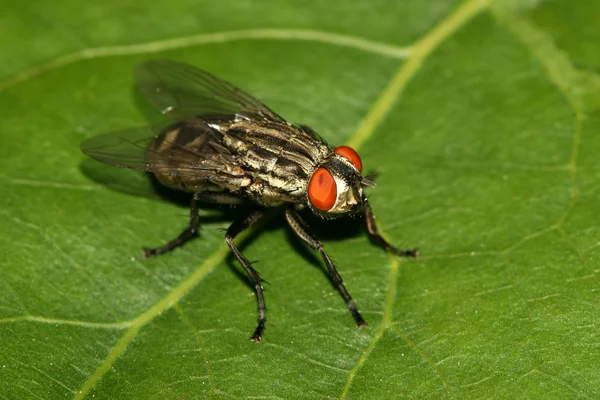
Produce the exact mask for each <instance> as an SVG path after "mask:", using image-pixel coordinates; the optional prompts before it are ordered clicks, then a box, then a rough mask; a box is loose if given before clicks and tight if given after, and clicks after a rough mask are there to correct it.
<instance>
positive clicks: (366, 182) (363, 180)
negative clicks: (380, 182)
mask: <svg viewBox="0 0 600 400" xmlns="http://www.w3.org/2000/svg"><path fill="white" fill-rule="evenodd" d="M360 183H362V184H363V185H365V186H368V187H372V188H374V187H376V186H377V184H376V183H375V182H373V181H372V180H370V179H369V178H368V177H363V178H361V180H360Z"/></svg>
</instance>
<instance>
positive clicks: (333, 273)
mask: <svg viewBox="0 0 600 400" xmlns="http://www.w3.org/2000/svg"><path fill="white" fill-rule="evenodd" d="M285 218H286V219H287V222H288V224H289V225H290V227H291V228H292V229H293V230H294V232H296V234H297V235H298V236H299V237H300V238H301V239H302V240H304V241H305V242H306V243H307V244H308V245H309V246H310V247H312V248H313V249H315V250H317V251H318V252H319V254H321V257H322V258H323V261H325V265H327V270H328V272H329V277H330V278H331V281H332V282H333V284H334V285H335V287H336V289H337V290H338V291H339V292H340V294H341V295H342V297H343V298H344V300H345V301H346V305H347V306H348V309H349V310H350V313H351V314H352V317H353V318H354V321H355V322H356V326H357V327H358V328H360V327H363V326H366V325H367V322H366V321H365V320H364V318H363V317H362V315H360V313H359V312H358V308H357V307H356V303H355V302H354V300H353V299H352V297H351V296H350V293H348V290H346V287H345V286H344V283H343V281H342V277H341V276H340V274H339V273H338V271H337V269H336V268H335V265H334V263H333V261H332V260H331V258H329V256H328V255H327V253H325V250H323V245H322V244H321V242H319V240H317V238H316V237H315V236H314V235H313V234H312V232H310V231H309V228H308V225H306V223H305V222H304V220H303V219H302V218H301V217H300V214H298V211H296V209H294V208H293V207H288V208H287V209H286V210H285Z"/></svg>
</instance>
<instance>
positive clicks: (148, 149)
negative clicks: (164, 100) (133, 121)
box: [81, 120, 244, 180]
mask: <svg viewBox="0 0 600 400" xmlns="http://www.w3.org/2000/svg"><path fill="white" fill-rule="evenodd" d="M157 132H158V133H157ZM81 151H82V152H83V153H84V154H86V155H88V156H90V157H92V158H94V159H96V160H98V161H101V162H104V163H107V164H111V165H116V166H119V167H125V168H132V169H138V170H142V171H149V172H158V173H161V174H170V175H181V176H193V177H195V178H197V179H203V178H206V179H210V180H221V179H219V178H223V179H225V178H226V177H228V176H231V177H239V176H240V175H243V173H244V172H243V170H242V169H241V168H240V167H239V166H238V164H237V163H236V160H235V158H234V156H233V155H232V154H231V153H230V152H229V150H228V149H227V148H226V147H225V146H223V145H222V136H221V134H220V133H219V132H217V131H215V130H214V129H211V128H210V127H208V126H207V125H205V124H204V122H202V121H199V120H195V121H191V122H185V123H178V124H173V125H171V126H169V127H166V128H164V129H162V130H161V129H160V128H155V127H145V128H137V129H130V130H125V131H121V132H115V133H109V134H105V135H100V136H94V137H92V138H90V139H87V140H85V141H84V142H83V143H81Z"/></svg>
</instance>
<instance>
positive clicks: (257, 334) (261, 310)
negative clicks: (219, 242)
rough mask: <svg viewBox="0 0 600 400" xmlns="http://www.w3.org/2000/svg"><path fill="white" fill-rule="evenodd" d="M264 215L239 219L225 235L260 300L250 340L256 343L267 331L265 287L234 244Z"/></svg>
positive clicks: (250, 215)
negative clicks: (256, 321)
mask: <svg viewBox="0 0 600 400" xmlns="http://www.w3.org/2000/svg"><path fill="white" fill-rule="evenodd" d="M264 214H265V213H264V211H263V210H257V211H253V212H252V213H250V214H249V215H247V216H246V217H244V218H242V219H239V220H237V221H235V222H234V223H233V224H231V226H230V227H229V228H228V229H227V233H226V234H225V241H226V242H227V244H228V245H229V247H230V248H231V251H232V252H233V254H234V255H235V257H236V258H237V259H238V261H239V262H240V264H242V267H244V270H245V271H246V273H247V274H248V277H250V280H251V281H252V283H253V284H254V290H255V291H256V297H257V299H258V325H257V326H256V329H255V330H254V333H253V334H252V337H251V338H250V340H253V341H255V342H260V341H261V340H262V333H263V331H264V329H265V322H266V321H267V319H266V316H265V314H266V308H265V299H264V296H263V287H262V285H261V284H260V276H258V273H257V272H256V270H255V269H254V268H252V264H250V261H248V259H246V257H244V255H243V254H242V252H241V251H240V250H239V249H238V248H237V246H236V245H235V243H234V242H233V239H234V238H235V237H236V236H237V235H239V234H240V233H242V232H243V231H245V230H246V229H248V228H249V227H250V226H251V225H252V224H254V223H255V222H256V221H258V220H259V219H260V218H261V217H262V216H263V215H264Z"/></svg>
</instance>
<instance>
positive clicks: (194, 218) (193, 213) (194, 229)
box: [143, 193, 200, 258]
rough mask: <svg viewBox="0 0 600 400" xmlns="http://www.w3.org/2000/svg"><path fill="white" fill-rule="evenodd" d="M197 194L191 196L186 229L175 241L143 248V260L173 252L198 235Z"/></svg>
mask: <svg viewBox="0 0 600 400" xmlns="http://www.w3.org/2000/svg"><path fill="white" fill-rule="evenodd" d="M198 196H199V195H198V193H194V195H193V196H192V203H191V205H190V224H189V225H188V227H187V228H186V229H185V230H184V231H183V232H181V233H180V234H179V236H177V237H176V238H175V239H173V240H171V241H170V242H168V243H167V244H165V245H163V246H160V247H156V248H144V249H143V250H144V258H149V257H152V256H156V255H159V254H162V253H166V252H168V251H171V250H173V249H174V248H176V247H178V246H181V245H182V244H184V243H185V242H187V241H188V240H190V239H191V238H193V237H194V236H196V234H197V233H198V227H199V226H200V216H199V215H198V204H197V202H198V199H199V197H198Z"/></svg>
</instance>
